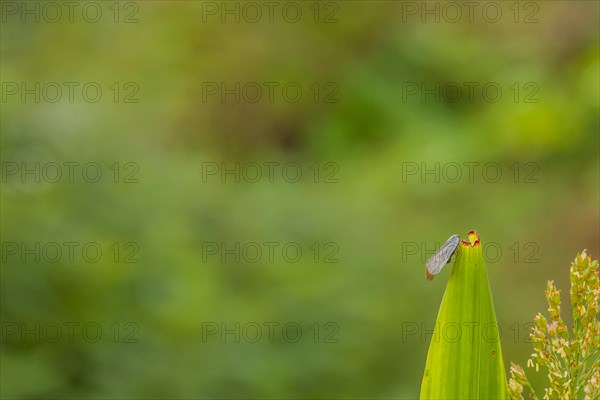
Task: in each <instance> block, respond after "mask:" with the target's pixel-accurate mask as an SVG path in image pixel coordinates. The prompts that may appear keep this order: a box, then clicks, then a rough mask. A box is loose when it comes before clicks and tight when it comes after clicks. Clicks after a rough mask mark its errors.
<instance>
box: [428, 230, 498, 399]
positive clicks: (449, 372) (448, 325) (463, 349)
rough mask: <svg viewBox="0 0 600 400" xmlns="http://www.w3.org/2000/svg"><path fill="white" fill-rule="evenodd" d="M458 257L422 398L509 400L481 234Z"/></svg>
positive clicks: (464, 245) (462, 246) (470, 237)
mask: <svg viewBox="0 0 600 400" xmlns="http://www.w3.org/2000/svg"><path fill="white" fill-rule="evenodd" d="M456 254H457V256H456V261H455V262H454V267H453V269H452V273H451V274H450V279H449V281H448V285H447V287H446V292H445V293H444V297H443V299H442V305H441V307H440V311H439V314H438V317H437V323H436V325H435V330H434V334H433V337H432V339H431V344H430V345H429V351H428V353H427V361H426V363H425V373H424V375H423V382H422V384H421V399H468V400H477V399H494V400H498V399H506V398H507V397H508V394H507V381H506V373H505V371H504V363H503V361H502V350H501V346H500V335H499V331H498V322H497V320H496V312H495V311H494V302H493V300H492V292H491V290H490V285H489V281H488V275H487V270H486V266H485V262H484V260H483V254H482V249H481V242H480V239H479V235H478V234H477V233H476V232H473V231H471V232H469V234H468V239H467V240H462V241H461V242H460V244H459V247H458V249H457V253H456Z"/></svg>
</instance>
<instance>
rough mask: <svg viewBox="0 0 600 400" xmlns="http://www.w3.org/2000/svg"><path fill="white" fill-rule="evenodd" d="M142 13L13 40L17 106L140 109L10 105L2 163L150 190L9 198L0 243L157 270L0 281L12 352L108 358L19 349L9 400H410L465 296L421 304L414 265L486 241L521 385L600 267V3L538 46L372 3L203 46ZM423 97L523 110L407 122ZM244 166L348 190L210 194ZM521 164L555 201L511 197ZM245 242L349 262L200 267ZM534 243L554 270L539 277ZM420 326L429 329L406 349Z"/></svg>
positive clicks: (75, 269)
mask: <svg viewBox="0 0 600 400" xmlns="http://www.w3.org/2000/svg"><path fill="white" fill-rule="evenodd" d="M137 4H138V5H139V13H138V14H137V18H138V19H139V22H138V23H134V24H123V23H118V24H117V23H114V22H112V21H111V19H110V18H104V19H102V20H101V21H100V22H98V23H95V24H91V23H85V22H82V21H80V20H79V22H75V23H69V22H68V21H61V22H60V23H44V22H42V23H22V22H21V21H20V20H19V19H18V18H8V19H7V22H3V23H2V24H1V29H2V32H1V35H0V44H1V51H0V55H1V61H0V63H1V64H0V65H1V73H2V82H13V81H14V82H66V81H67V82H68V81H80V82H90V81H95V82H100V83H101V85H102V87H104V88H106V87H108V86H109V85H111V84H112V83H114V82H121V83H125V82H135V83H136V84H137V85H138V86H139V88H140V91H139V93H138V95H137V98H139V102H138V103H133V104H124V103H114V102H111V101H106V100H103V101H100V102H98V103H87V102H84V101H81V99H79V100H78V101H75V102H73V103H69V102H68V101H59V102H57V103H48V102H40V103H33V102H29V103H25V104H24V103H22V102H20V101H18V100H17V101H14V100H9V101H6V102H2V104H1V107H2V109H1V112H0V117H1V118H0V130H1V133H2V135H1V142H0V145H1V148H0V156H1V158H2V162H3V163H7V162H17V163H20V162H31V163H33V162H59V163H62V162H65V161H76V162H81V163H85V162H98V163H99V164H101V165H103V166H108V165H112V164H113V163H114V162H119V163H121V165H123V164H125V163H127V162H134V163H136V164H137V165H138V166H139V173H138V174H137V175H136V177H137V178H138V179H139V183H136V184H123V183H119V184H115V183H113V182H112V180H111V179H102V180H101V181H100V182H98V183H96V184H90V183H87V182H84V181H82V180H81V179H78V180H76V182H74V183H69V182H65V181H61V182H60V183H57V184H48V183H46V184H44V183H40V184H36V183H26V184H21V183H19V182H14V181H8V182H3V183H2V191H1V194H0V200H1V206H2V207H1V226H0V234H1V238H2V242H3V243H5V242H17V243H21V242H25V243H33V242H38V241H39V242H59V243H62V242H67V241H80V242H88V241H89V242H94V241H95V242H99V243H101V244H102V246H103V248H108V246H110V244H111V243H113V242H120V243H125V242H135V243H137V244H138V245H139V259H140V263H137V264H124V263H113V262H110V259H108V258H107V259H103V260H102V261H101V262H99V263H95V264H93V263H82V262H79V263H69V262H62V261H61V262H59V263H48V262H40V263H36V262H35V261H34V260H33V259H31V258H28V259H27V260H26V262H19V260H18V259H15V258H14V257H13V258H9V261H7V262H3V263H2V267H1V281H0V288H1V294H0V298H1V303H0V311H1V319H2V323H3V329H5V327H7V326H9V325H7V324H8V323H14V322H17V323H28V324H29V326H34V325H33V324H35V323H36V322H38V323H41V324H44V323H51V322H58V323H59V324H61V323H62V322H64V321H76V322H79V323H80V324H81V325H83V324H85V323H86V322H96V323H98V324H100V325H101V327H102V328H103V333H104V335H103V337H102V340H99V341H98V342H97V343H88V342H86V341H82V340H75V341H74V343H69V342H68V341H66V340H65V339H64V338H63V339H62V340H60V341H59V342H57V343H49V342H48V341H43V340H42V341H39V342H37V343H36V342H35V341H33V340H30V339H29V340H25V341H23V340H19V337H18V335H10V336H9V335H6V337H5V336H4V333H5V332H4V331H3V338H2V343H1V357H2V360H1V361H2V362H1V373H0V388H1V389H0V394H1V396H2V398H78V399H81V398H115V399H116V398H150V397H152V398H161V397H164V398H206V399H209V398H210V399H216V398H286V399H292V398H294V399H295V398H348V397H352V398H407V399H408V398H415V397H417V396H418V393H419V385H420V381H421V376H422V373H423V369H424V365H425V356H426V352H427V345H428V342H429V339H430V337H431V333H428V334H427V333H426V332H425V330H432V329H433V324H434V322H435V316H436V311H437V309H438V305H439V304H440V301H441V297H442V293H443V290H444V287H445V285H446V279H447V273H443V274H441V275H440V276H439V277H438V279H436V280H435V281H434V282H427V281H426V280H425V277H424V274H425V273H424V261H425V258H426V257H425V255H421V254H417V255H413V256H407V254H406V252H405V251H404V250H405V247H404V244H406V243H417V244H419V245H421V246H424V245H426V246H427V249H428V250H429V251H433V250H434V248H435V243H440V242H441V241H442V240H445V239H446V238H447V237H448V236H449V235H450V234H453V233H460V232H466V231H469V230H471V229H476V230H478V232H479V233H480V234H481V236H482V241H483V242H484V243H491V242H494V243H497V244H498V245H499V246H500V249H501V251H502V254H501V257H499V259H498V261H497V262H489V261H488V272H489V275H490V283H491V286H492V291H493V293H494V294H495V299H494V302H495V306H496V313H497V316H498V321H499V324H500V326H501V328H503V331H502V347H503V351H504V360H514V361H515V362H520V363H523V362H524V360H526V358H527V356H528V354H529V351H530V350H529V345H528V344H527V343H526V335H527V333H528V329H529V326H528V325H526V324H527V322H528V321H531V318H532V316H533V314H534V313H535V312H536V311H537V310H539V309H541V308H542V307H543V298H540V296H538V295H537V294H538V293H539V291H540V289H541V288H543V287H544V285H545V282H546V280H548V279H550V278H552V277H556V276H559V277H563V276H566V274H564V273H561V272H560V271H565V269H564V266H565V265H568V261H569V260H570V259H571V257H572V254H574V253H575V252H576V251H577V250H578V249H581V248H587V249H588V250H589V252H590V253H591V254H592V255H597V254H598V253H599V250H600V247H599V242H600V232H599V229H600V228H599V218H600V215H599V214H600V212H599V209H598V204H599V202H600V193H599V181H600V178H599V170H600V169H599V164H600V161H599V135H598V133H599V128H600V126H599V119H598V109H599V105H600V103H599V93H598V90H599V86H600V85H599V73H598V72H599V68H600V59H599V51H598V49H599V45H600V40H599V35H598V25H599V17H598V15H599V6H598V3H596V2H586V1H580V2H567V1H553V2H539V3H536V4H538V5H539V14H538V16H537V17H538V19H539V22H538V23H532V24H522V23H519V24H516V23H514V22H513V21H512V20H511V18H503V19H502V20H501V21H500V22H498V23H495V24H494V23H489V22H486V21H483V20H481V18H478V19H476V20H475V22H473V23H469V22H467V21H462V22H461V23H447V22H441V23H421V22H420V21H419V20H418V19H412V18H411V19H410V20H409V21H408V22H406V23H403V22H402V9H401V7H402V3H400V2H397V3H396V2H376V4H373V2H367V1H348V2H339V3H338V4H339V13H338V19H339V22H338V23H332V24H322V23H314V22H313V21H312V20H311V19H310V18H304V19H302V20H301V21H300V22H298V23H296V24H292V23H287V22H285V21H282V20H281V19H279V20H276V21H275V22H274V23H270V22H268V21H264V20H263V21H261V22H260V23H244V22H242V23H233V22H228V23H220V22H219V21H218V20H217V19H210V20H209V22H208V23H203V22H202V2H196V1H181V2H167V1H147V2H139V3H137ZM302 4H305V3H302ZM221 81H227V82H233V81H240V82H265V81H279V82H298V83H300V84H301V85H302V86H303V87H308V86H309V85H311V84H313V83H315V82H319V83H321V84H324V83H327V82H333V83H335V84H336V85H337V87H338V88H339V92H338V94H337V98H338V100H339V101H338V102H337V103H323V102H317V103H316V102H314V101H311V99H310V98H309V97H308V96H306V97H303V98H302V99H301V101H299V102H297V103H290V102H284V101H274V102H268V101H259V102H257V103H248V102H239V103H236V102H232V101H228V102H226V103H222V102H220V101H206V102H205V101H203V99H202V88H203V86H202V85H203V83H205V82H221ZM406 82H426V83H427V84H428V85H433V84H434V83H435V82H441V83H442V84H444V83H445V82H459V83H464V82H481V83H482V84H483V83H485V82H498V83H499V84H500V85H501V87H502V88H504V89H505V90H506V93H505V95H504V96H502V98H501V99H500V101H498V102H495V103H493V102H489V101H483V100H481V99H478V100H477V101H473V102H469V101H466V100H464V99H463V100H461V101H458V102H448V101H440V102H435V101H420V100H419V98H418V97H417V96H415V97H411V98H409V99H408V100H407V101H403V98H402V95H403V85H405V84H406ZM514 82H520V83H526V82H535V83H536V84H537V85H538V87H539V93H538V94H537V98H539V102H538V103H523V102H518V103H515V102H514V101H513V99H512V93H511V94H510V95H508V93H509V92H508V89H507V88H508V87H509V86H510V85H511V84H512V83H514ZM107 93H108V92H107ZM236 161H237V162H259V163H262V162H273V161H277V162H281V163H285V162H297V163H299V164H300V165H302V166H310V165H313V164H314V163H315V162H319V163H320V165H324V164H325V163H327V162H334V163H336V165H338V166H339V173H338V174H337V176H336V177H337V178H338V179H339V183H322V182H321V183H314V182H312V181H311V179H309V178H303V179H302V180H301V181H300V182H298V183H288V182H285V181H283V180H281V179H279V180H276V182H274V183H270V182H268V181H266V180H264V179H263V180H261V181H260V182H258V183H249V182H242V183H238V184H236V183H234V182H231V181H229V182H227V183H221V182H219V181H218V180H217V179H210V180H208V182H203V179H202V168H203V166H204V165H206V164H203V163H206V162H216V163H221V162H230V163H231V162H236ZM408 162H411V163H412V162H414V163H417V164H418V165H421V163H426V165H427V166H429V168H431V166H433V165H434V164H435V163H436V162H439V163H440V164H444V163H449V162H455V163H459V164H462V163H464V162H479V163H481V164H482V165H483V164H485V163H489V162H497V163H499V164H500V165H501V166H502V167H503V177H502V179H501V180H500V181H499V182H497V183H489V182H486V181H485V180H483V179H482V178H481V176H480V175H476V179H475V181H474V182H472V183H471V182H468V181H467V180H466V179H462V180H461V181H459V182H458V183H451V182H448V181H441V182H435V181H434V180H433V179H432V178H431V177H430V178H428V179H427V180H426V181H425V182H421V181H420V180H419V179H418V178H415V179H408V180H403V175H402V168H403V165H405V164H403V163H408ZM515 163H519V164H518V165H519V166H520V168H521V167H522V166H524V165H525V164H526V163H535V165H537V166H538V167H539V169H538V172H537V174H536V178H537V179H538V182H537V183H524V182H523V180H522V179H521V178H520V179H519V180H518V183H515V182H514V180H513V176H512V173H513V171H512V170H510V169H509V167H510V166H511V165H514V164H515ZM477 171H479V173H480V170H477ZM521 171H522V169H521ZM105 172H107V171H106V169H105ZM235 241H239V242H259V243H262V242H268V241H279V242H283V243H285V242H298V243H301V244H302V246H303V248H307V246H309V245H310V244H312V243H314V242H319V243H327V242H335V243H336V244H337V245H338V246H339V254H338V255H337V258H338V259H339V260H340V262H339V263H336V264H325V263H314V262H313V261H312V259H311V258H310V257H304V258H302V259H301V260H300V261H299V262H297V263H286V262H284V261H283V260H282V259H281V258H278V259H277V262H275V263H265V262H261V263H258V264H252V263H244V262H242V263H235V262H231V260H228V262H225V263H222V262H219V260H218V259H217V258H209V260H208V262H203V252H202V246H203V243H205V242H227V243H232V242H235ZM515 243H516V244H517V246H516V247H514V246H515V245H514V244H515ZM527 243H533V244H535V246H537V247H535V248H537V251H536V252H535V257H534V258H535V260H537V262H533V263H528V262H524V255H525V250H527V249H524V246H525V245H526V244H527ZM511 246H513V247H511ZM511 248H512V250H511ZM515 249H520V252H519V253H518V254H517V253H516V250H515ZM484 255H485V254H484ZM556 285H557V287H559V288H561V287H563V288H566V287H568V281H567V280H566V279H565V280H562V281H561V280H558V281H556ZM128 321H131V322H134V323H136V324H137V326H139V332H138V333H137V334H136V338H137V339H139V342H137V343H123V341H122V340H121V341H120V342H119V343H114V342H113V340H112V337H111V335H112V333H111V332H110V331H109V327H110V326H112V325H113V324H114V323H115V322H119V323H121V324H122V325H123V324H125V323H126V322H128ZM267 321H277V322H279V323H281V325H284V324H285V323H287V322H296V323H299V324H300V325H301V326H302V327H303V329H304V331H303V336H302V339H301V340H300V341H299V342H297V343H291V342H289V341H281V340H277V341H275V343H270V342H269V341H267V340H261V341H259V342H258V343H249V342H247V341H246V342H244V341H242V342H241V343H235V342H234V341H232V340H227V341H226V343H222V342H220V341H219V340H208V341H203V340H202V335H203V324H205V323H207V322H214V323H217V324H220V323H226V324H227V326H228V327H233V326H234V324H235V323H236V322H240V323H241V324H242V325H244V324H245V323H248V322H257V323H259V324H262V323H263V322H267ZM316 322H318V323H320V324H321V326H324V325H325V324H326V323H327V322H334V323H336V324H337V326H339V332H338V333H337V336H336V338H337V339H338V342H337V343H324V342H323V341H322V340H320V341H319V343H314V341H313V340H312V334H313V332H312V331H311V330H310V326H312V325H313V324H314V323H316ZM565 322H568V321H565ZM407 324H416V325H417V326H419V327H423V328H421V332H419V334H416V335H410V336H407V335H406V326H407ZM121 333H123V331H121ZM321 333H323V332H321ZM421 334H422V335H421ZM79 339H81V338H79ZM533 384H534V385H536V382H533Z"/></svg>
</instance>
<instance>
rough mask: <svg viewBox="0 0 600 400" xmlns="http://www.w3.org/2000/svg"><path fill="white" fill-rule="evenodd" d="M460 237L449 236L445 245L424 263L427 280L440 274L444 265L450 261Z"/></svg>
mask: <svg viewBox="0 0 600 400" xmlns="http://www.w3.org/2000/svg"><path fill="white" fill-rule="evenodd" d="M459 242H460V237H459V236H458V235H452V236H450V239H448V240H446V243H444V244H443V245H442V247H440V248H439V250H438V251H436V252H435V254H434V255H432V256H431V257H430V258H429V260H427V262H426V263H425V268H426V273H427V279H428V280H432V279H433V277H434V275H437V274H439V273H440V271H441V270H442V268H443V267H444V265H446V263H447V262H448V260H450V257H452V254H454V252H455V251H456V248H457V247H458V243H459Z"/></svg>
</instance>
